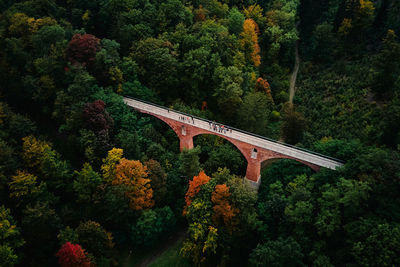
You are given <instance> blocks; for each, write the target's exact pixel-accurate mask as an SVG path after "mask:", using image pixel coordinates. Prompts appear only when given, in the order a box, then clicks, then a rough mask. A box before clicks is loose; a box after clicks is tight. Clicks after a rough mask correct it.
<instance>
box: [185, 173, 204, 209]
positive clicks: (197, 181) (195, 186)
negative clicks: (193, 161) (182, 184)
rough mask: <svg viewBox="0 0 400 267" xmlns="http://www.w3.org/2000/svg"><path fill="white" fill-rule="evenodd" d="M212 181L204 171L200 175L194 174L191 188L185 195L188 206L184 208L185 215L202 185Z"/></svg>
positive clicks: (190, 183)
mask: <svg viewBox="0 0 400 267" xmlns="http://www.w3.org/2000/svg"><path fill="white" fill-rule="evenodd" d="M209 181H210V177H209V176H207V174H205V172H204V171H200V173H199V175H198V176H194V177H193V180H192V181H189V188H188V191H187V192H186V195H185V202H186V206H185V208H184V210H183V215H185V214H186V210H187V207H189V206H190V204H192V200H193V198H194V197H195V196H196V195H197V193H199V191H200V187H201V186H202V185H203V184H206V183H208V182H209Z"/></svg>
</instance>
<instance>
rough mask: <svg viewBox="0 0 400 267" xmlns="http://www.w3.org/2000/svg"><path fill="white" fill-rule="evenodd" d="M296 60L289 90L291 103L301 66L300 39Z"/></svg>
mask: <svg viewBox="0 0 400 267" xmlns="http://www.w3.org/2000/svg"><path fill="white" fill-rule="evenodd" d="M299 23H300V21H299V22H297V24H296V28H297V27H298V26H299ZM295 49H296V60H295V63H294V69H293V73H292V77H291V78H290V91H289V103H290V104H293V97H294V92H295V88H296V80H297V74H298V72H299V67H300V56H299V40H297V41H296V48H295Z"/></svg>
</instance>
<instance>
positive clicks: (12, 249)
mask: <svg viewBox="0 0 400 267" xmlns="http://www.w3.org/2000/svg"><path fill="white" fill-rule="evenodd" d="M24 243H25V241H24V240H23V239H22V236H21V233H20V230H19V228H18V227H17V226H16V224H15V221H14V218H13V217H12V216H11V214H10V210H9V209H6V208H5V207H4V206H0V265H1V266H5V267H12V266H14V265H16V264H17V263H18V262H19V259H18V255H17V251H16V250H17V249H18V248H19V247H21V246H22V245H24Z"/></svg>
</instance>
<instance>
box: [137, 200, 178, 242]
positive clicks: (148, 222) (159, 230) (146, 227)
mask: <svg viewBox="0 0 400 267" xmlns="http://www.w3.org/2000/svg"><path fill="white" fill-rule="evenodd" d="M174 226H175V216H174V214H173V212H172V210H171V209H170V208H169V207H168V206H166V207H164V208H160V209H155V210H146V211H143V213H142V214H141V215H140V217H139V219H138V220H137V222H136V224H135V225H134V226H132V234H131V238H132V240H133V242H134V243H135V244H137V245H139V246H140V245H144V246H146V247H149V246H153V245H154V244H155V243H156V242H157V241H159V240H160V238H162V236H165V235H168V234H169V233H170V232H171V230H172V229H173V228H174Z"/></svg>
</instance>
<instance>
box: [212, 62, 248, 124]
mask: <svg viewBox="0 0 400 267" xmlns="http://www.w3.org/2000/svg"><path fill="white" fill-rule="evenodd" d="M214 80H215V81H216V83H217V84H219V86H218V88H217V89H216V90H215V93H214V96H215V97H216V98H217V102H218V109H219V111H220V113H221V114H223V115H224V117H225V118H226V119H232V118H233V117H234V115H235V114H236V111H237V109H238V108H239V107H240V105H241V104H242V99H241V96H242V94H243V90H242V88H241V85H242V82H243V78H242V73H241V71H240V70H239V69H237V68H236V67H234V66H230V67H228V68H225V67H218V68H216V69H215V73H214Z"/></svg>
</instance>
